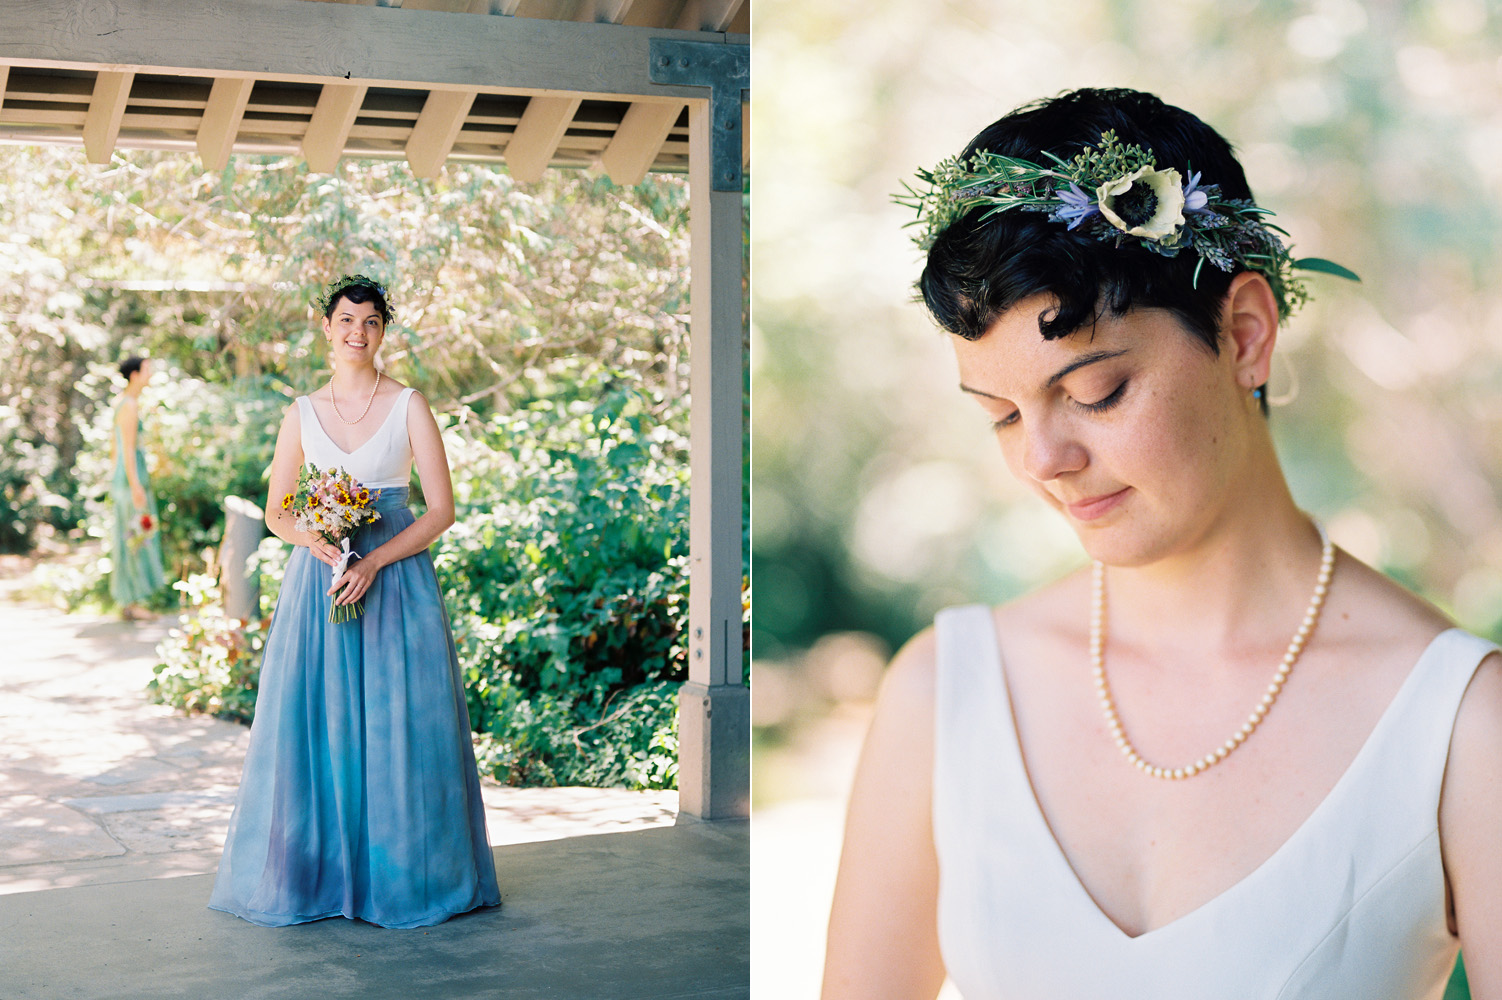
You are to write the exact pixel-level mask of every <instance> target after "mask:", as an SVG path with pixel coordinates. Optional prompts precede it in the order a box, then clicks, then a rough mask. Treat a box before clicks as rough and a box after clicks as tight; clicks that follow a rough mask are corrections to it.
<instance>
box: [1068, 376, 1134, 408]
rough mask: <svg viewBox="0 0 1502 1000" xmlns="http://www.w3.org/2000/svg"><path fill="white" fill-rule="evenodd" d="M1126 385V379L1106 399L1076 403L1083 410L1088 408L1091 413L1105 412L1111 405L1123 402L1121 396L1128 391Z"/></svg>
mask: <svg viewBox="0 0 1502 1000" xmlns="http://www.w3.org/2000/svg"><path fill="white" fill-rule="evenodd" d="M1126 387H1127V383H1126V380H1123V381H1122V383H1121V384H1120V385H1118V386H1117V387H1116V389H1115V390H1114V391H1113V392H1112V393H1111V394H1110V395H1109V396H1107V397H1106V398H1105V399H1100V400H1096V401H1095V402H1093V403H1076V404H1075V405H1076V406H1078V407H1079V408H1080V409H1082V410H1087V411H1088V412H1090V413H1104V412H1106V411H1107V410H1109V409H1110V408H1111V407H1113V406H1115V405H1116V404H1117V403H1119V402H1121V396H1122V394H1123V393H1124V392H1126Z"/></svg>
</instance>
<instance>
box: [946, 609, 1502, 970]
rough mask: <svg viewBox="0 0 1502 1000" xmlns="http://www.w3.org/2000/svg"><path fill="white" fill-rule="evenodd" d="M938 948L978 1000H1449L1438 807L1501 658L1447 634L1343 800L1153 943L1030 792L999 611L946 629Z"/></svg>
mask: <svg viewBox="0 0 1502 1000" xmlns="http://www.w3.org/2000/svg"><path fill="white" fill-rule="evenodd" d="M936 632H937V641H938V680H937V690H936V700H937V705H936V718H935V747H934V799H933V809H934V816H933V829H934V841H935V845H936V847H937V851H938V859H939V939H940V946H941V949H942V952H943V956H944V963H945V966H946V967H947V968H948V971H949V977H950V979H951V980H953V982H954V984H955V985H956V986H957V987H958V988H959V990H960V992H961V994H963V996H964V997H965V1000H1003V998H1006V1000H1012V998H1016V1000H1037V998H1039V997H1048V998H1050V1000H1083V998H1091V1000H1094V998H1102V1000H1104V998H1109V1000H1134V998H1142V1000H1148V998H1150V1000H1179V998H1185V1000H1191V998H1192V1000H1203V998H1208V997H1213V998H1215V1000H1238V998H1257V1000H1294V998H1298V1000H1315V998H1318V1000H1343V998H1350V1000H1358V998H1359V1000H1370V998H1375V997H1381V998H1383V1000H1439V998H1440V997H1441V996H1442V995H1443V993H1444V989H1445V983H1446V981H1447V979H1448V978H1449V974H1450V971H1451V969H1452V968H1453V967H1454V964H1455V955H1456V950H1457V947H1458V946H1457V942H1456V939H1455V938H1454V937H1453V936H1452V935H1451V934H1450V933H1449V931H1448V929H1447V927H1446V913H1445V881H1444V870H1443V868H1442V866H1441V861H1440V851H1439V847H1440V845H1439V795H1440V789H1441V785H1442V783H1443V779H1444V771H1445V761H1446V760H1447V757H1448V754H1449V746H1450V733H1451V730H1452V728H1453V727H1454V722H1455V715H1456V712H1457V710H1458V709H1459V706H1460V701H1461V697H1462V695H1463V694H1464V693H1465V689H1466V685H1467V684H1469V683H1470V679H1471V676H1472V674H1473V673H1474V672H1475V670H1476V667H1477V666H1478V665H1479V663H1480V662H1481V660H1482V658H1483V657H1485V656H1486V654H1488V653H1490V652H1492V651H1493V650H1495V649H1496V647H1495V646H1493V645H1492V644H1491V643H1488V642H1486V641H1484V640H1482V639H1478V638H1476V637H1475V636H1473V635H1470V634H1468V633H1466V632H1463V631H1461V630H1460V629H1451V630H1449V631H1447V632H1444V633H1442V634H1441V635H1439V636H1438V637H1436V638H1435V639H1434V641H1433V642H1432V643H1430V645H1429V646H1428V648H1427V649H1425V651H1424V653H1423V655H1422V656H1421V657H1420V658H1419V661H1418V663H1417V664H1416V665H1415V666H1414V667H1413V669H1412V671H1411V672H1410V673H1409V676H1408V678H1407V679H1406V680H1405V681H1404V683H1403V685H1402V687H1401V688H1400V689H1399V690H1398V693H1397V694H1396V695H1395V696H1394V698H1393V701H1392V703H1391V704H1390V705H1389V706H1388V708H1387V709H1386V711H1385V712H1384V713H1383V715H1382V717H1381V719H1380V720H1379V721H1378V723H1377V725H1376V727H1375V728H1374V729H1373V730H1372V733H1371V735H1370V736H1369V737H1368V738H1367V741H1366V743H1365V744H1364V745H1363V746H1362V748H1361V750H1360V752H1359V753H1358V754H1357V756H1356V758H1355V760H1354V761H1352V763H1351V765H1350V767H1349V768H1348V769H1347V771H1346V772H1345V774H1343V775H1342V776H1341V778H1340V780H1339V781H1338V782H1337V783H1336V785H1335V787H1334V788H1333V789H1332V790H1331V791H1330V793H1329V795H1328V796H1327V797H1326V798H1325V800H1324V801H1323V802H1321V803H1320V805H1319V806H1318V807H1317V808H1316V809H1315V811H1314V812H1313V814H1311V815H1310V816H1309V818H1308V819H1307V820H1305V822H1304V824H1303V825H1302V826H1300V827H1299V828H1298V830H1296V831H1295V832H1294V834H1293V836H1291V837H1290V838H1289V839H1288V840H1287V841H1286V842H1285V843H1284V844H1283V846H1282V847H1280V848H1279V849H1278V850H1277V852H1276V853H1274V854H1273V856H1272V857H1270V858H1269V859H1268V860H1267V861H1265V862H1263V864H1262V865H1261V866H1260V867H1258V868H1257V869H1256V870H1254V871H1253V872H1251V873H1250V874H1249V875H1247V876H1246V877H1245V878H1243V879H1242V880H1241V881H1240V882H1238V883H1236V884H1235V885H1233V886H1232V887H1231V888H1229V889H1227V890H1226V891H1224V892H1222V893H1221V894H1220V895H1219V896H1216V897H1215V898H1214V899H1211V900H1210V901H1209V902H1207V903H1205V904H1203V905H1202V906H1200V907H1199V908H1198V909H1196V910H1193V911H1192V912H1190V913H1187V914H1185V915H1184V916H1182V917H1180V918H1178V919H1177V920H1174V921H1172V922H1171V923H1168V924H1165V925H1164V926H1162V927H1158V928H1155V929H1153V930H1151V931H1148V932H1147V933H1145V934H1141V935H1139V936H1137V937H1130V936H1128V935H1127V934H1125V933H1124V932H1122V931H1121V930H1120V928H1118V927H1117V926H1116V925H1115V924H1114V923H1112V922H1111V920H1110V919H1109V918H1108V917H1107V916H1106V915H1105V914H1104V913H1103V912H1101V910H1100V908H1099V907H1098V906H1097V905H1096V904H1095V901H1094V900H1092V899H1091V898H1090V896H1089V894H1088V893H1087V892H1086V891H1085V889H1084V887H1083V886H1082V885H1081V884H1080V881H1079V879H1078V878H1077V877H1076V876H1075V874H1074V871H1073V869H1072V868H1071V867H1070V866H1069V862H1068V860H1067V858H1066V857H1065V856H1064V853H1063V852H1062V851H1061V850H1060V848H1059V846H1058V842H1057V841H1056V840H1055V839H1054V837H1053V833H1052V831H1051V830H1050V829H1049V827H1048V824H1047V821H1046V820H1045V818H1044V816H1043V813H1042V810H1041V809H1040V808H1039V806H1038V802H1037V799H1036V798H1035V797H1034V796H1033V793H1032V786H1031V785H1030V783H1029V781H1028V776H1027V772H1026V769H1025V767H1024V764H1023V760H1022V751H1021V746H1020V744H1019V742H1018V739H1017V733H1016V729H1015V727H1014V724H1013V719H1012V708H1011V703H1010V700H1009V697H1008V694H1007V688H1006V682H1005V672H1004V668H1003V664H1002V662H1001V653H1000V648H999V645H998V643H997V637H996V632H995V619H994V617H993V616H992V613H991V610H990V609H989V608H985V607H978V606H975V607H963V608H951V609H948V610H946V611H942V612H940V613H939V616H938V618H937V620H936Z"/></svg>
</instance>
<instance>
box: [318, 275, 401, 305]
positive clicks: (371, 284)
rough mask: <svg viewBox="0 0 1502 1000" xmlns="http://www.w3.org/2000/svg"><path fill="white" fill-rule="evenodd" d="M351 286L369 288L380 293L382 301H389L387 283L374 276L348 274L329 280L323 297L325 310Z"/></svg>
mask: <svg viewBox="0 0 1502 1000" xmlns="http://www.w3.org/2000/svg"><path fill="white" fill-rule="evenodd" d="M350 288H369V289H370V290H372V291H374V292H378V293H380V296H381V301H382V302H387V298H386V286H385V285H383V284H381V283H380V282H378V281H376V280H375V279H374V278H367V277H366V276H365V275H363V274H346V275H344V276H343V277H341V278H339V279H338V280H337V281H331V282H329V285H328V291H327V292H326V293H325V295H324V297H323V302H322V306H323V311H324V312H325V313H327V312H328V311H329V310H330V309H331V308H333V305H334V303H335V302H336V301H337V300H338V298H339V296H340V295H342V294H343V293H344V292H345V291H346V290H347V289H350ZM388 305H389V302H388Z"/></svg>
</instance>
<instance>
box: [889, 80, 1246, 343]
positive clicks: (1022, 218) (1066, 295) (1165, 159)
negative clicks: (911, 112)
mask: <svg viewBox="0 0 1502 1000" xmlns="http://www.w3.org/2000/svg"><path fill="white" fill-rule="evenodd" d="M1112 129H1114V130H1115V132H1116V134H1117V135H1118V136H1120V137H1121V140H1122V142H1125V143H1135V144H1137V145H1140V146H1142V147H1143V148H1144V149H1146V150H1148V151H1150V152H1151V153H1152V154H1153V156H1154V158H1155V159H1156V160H1157V164H1158V167H1159V168H1163V169H1166V168H1168V167H1174V168H1177V170H1178V171H1179V173H1180V175H1181V176H1183V177H1184V178H1185V179H1187V178H1188V177H1189V176H1190V174H1192V173H1194V172H1195V171H1198V172H1200V173H1201V174H1202V175H1203V176H1202V181H1201V183H1203V184H1207V185H1208V184H1218V185H1220V188H1221V191H1222V192H1223V194H1224V195H1225V196H1226V197H1228V198H1247V199H1250V198H1251V196H1252V194H1251V190H1250V189H1249V188H1248V187H1247V183H1246V174H1245V172H1244V171H1243V170H1242V169H1241V164H1239V163H1238V162H1237V161H1236V157H1235V155H1234V154H1233V153H1232V150H1231V146H1230V144H1229V143H1228V142H1226V140H1225V139H1224V138H1222V137H1221V136H1220V134H1219V133H1218V132H1216V131H1215V130H1214V129H1212V128H1211V127H1210V126H1208V125H1206V124H1205V123H1204V122H1202V121H1200V120H1199V119H1198V118H1196V117H1195V116H1194V115H1191V114H1190V113H1189V112H1187V111H1184V110H1182V109H1180V108H1176V107H1173V106H1172V105H1168V104H1164V103H1163V102H1162V101H1161V100H1159V99H1158V98H1157V97H1154V96H1153V95H1151V94H1145V93H1141V92H1140V91H1135V90H1076V91H1073V92H1071V93H1067V94H1063V95H1061V96H1059V97H1054V98H1048V99H1045V100H1041V101H1036V102H1033V103H1031V104H1027V105H1024V106H1023V107H1021V108H1018V109H1017V110H1016V111H1013V112H1012V113H1011V114H1009V115H1006V116H1005V117H1003V118H1001V119H999V120H998V121H996V122H994V123H993V124H992V125H990V126H989V127H987V128H986V129H985V130H984V131H983V132H981V133H980V134H979V135H978V136H976V137H975V138H974V139H973V140H971V142H970V144H969V145H968V146H967V147H965V152H964V156H965V157H967V158H968V157H970V156H971V155H973V154H974V153H976V152H979V151H983V150H989V151H992V152H995V153H1000V154H1002V155H1004V156H1012V157H1017V158H1019V159H1024V160H1029V161H1031V162H1034V163H1041V162H1047V158H1046V157H1045V156H1044V155H1043V154H1044V152H1045V151H1047V152H1050V153H1053V154H1054V155H1055V156H1058V157H1060V158H1062V159H1065V160H1068V159H1070V158H1072V157H1074V156H1075V155H1076V154H1077V153H1079V152H1080V150H1081V149H1083V148H1084V147H1086V146H1093V145H1095V144H1097V143H1099V141H1100V137H1101V133H1103V132H1105V131H1107V130H1112ZM983 214H984V213H983V212H981V211H972V212H971V213H970V214H969V215H967V216H965V217H964V218H962V219H960V220H959V221H957V222H955V223H954V224H953V225H951V226H950V227H949V228H948V229H946V230H944V231H943V233H941V234H940V235H939V237H938V239H937V240H936V241H935V242H934V245H933V247H932V248H931V249H930V250H929V254H928V262H927V265H926V266H925V267H924V269H923V275H922V277H920V278H919V279H918V288H919V291H920V292H921V293H922V296H923V301H924V303H925V304H926V305H927V306H928V309H929V312H930V313H932V314H933V317H934V319H935V320H936V321H937V322H938V324H939V325H940V326H941V327H943V328H944V329H945V330H947V331H949V332H950V333H952V334H954V335H956V336H958V337H963V338H965V339H967V340H976V339H978V338H980V337H981V336H983V335H984V334H985V332H986V331H987V330H989V329H990V328H991V326H992V325H993V324H994V323H995V322H996V320H997V318H998V317H1000V316H1001V314H1002V313H1004V312H1006V311H1007V310H1008V309H1010V308H1011V307H1012V306H1014V305H1016V304H1017V303H1018V302H1020V301H1022V300H1023V299H1026V298H1029V297H1031V296H1034V295H1039V294H1043V295H1048V296H1051V297H1052V298H1053V299H1054V300H1055V302H1056V303H1057V306H1056V308H1053V309H1049V310H1045V311H1044V313H1043V314H1042V315H1041V316H1040V317H1039V320H1038V328H1039V332H1040V333H1041V334H1042V335H1043V336H1044V338H1046V339H1050V340H1052V339H1054V338H1057V337H1063V336H1067V335H1068V334H1071V333H1073V332H1074V331H1076V330H1078V329H1080V328H1082V327H1085V326H1089V325H1091V324H1092V323H1093V322H1094V320H1095V318H1096V317H1097V316H1099V315H1100V314H1102V313H1103V312H1104V311H1107V310H1109V311H1110V312H1111V313H1112V314H1114V315H1121V314H1123V313H1126V312H1127V311H1129V310H1131V309H1134V308H1158V309H1166V310H1168V311H1169V312H1171V313H1173V314H1174V315H1175V316H1177V317H1178V319H1179V320H1180V321H1181V322H1182V323H1183V325H1184V327H1185V329H1186V330H1188V332H1189V333H1190V334H1192V335H1193V336H1194V337H1195V338H1196V339H1198V340H1200V341H1202V342H1203V343H1204V345H1205V346H1206V347H1207V348H1208V349H1209V350H1210V351H1212V352H1214V353H1217V354H1218V353H1219V333H1220V330H1219V328H1220V310H1221V304H1222V302H1223V301H1224V299H1225V295H1226V292H1227V290H1228V289H1229V287H1230V283H1231V279H1232V277H1234V275H1233V274H1230V273H1227V272H1224V271H1221V270H1219V269H1218V268H1215V267H1203V268H1200V273H1199V278H1198V281H1197V282H1196V279H1195V274H1194V272H1195V267H1196V265H1197V263H1198V262H1199V258H1198V256H1197V255H1196V254H1192V253H1182V254H1179V255H1178V256H1177V257H1173V258H1169V257H1164V256H1162V255H1160V254H1156V253H1153V252H1152V251H1150V250H1147V249H1145V248H1144V247H1142V246H1140V245H1139V244H1138V243H1137V241H1135V240H1127V241H1124V242H1122V243H1121V244H1120V245H1117V244H1116V243H1114V242H1112V241H1107V240H1101V239H1097V238H1095V237H1094V236H1091V235H1088V234H1087V233H1085V232H1084V231H1071V230H1070V229H1069V228H1068V227H1066V226H1065V225H1063V224H1061V223H1058V222H1051V221H1049V219H1048V217H1047V216H1046V215H1045V214H1044V213H1041V212H1001V213H998V214H995V215H992V216H991V217H990V218H987V219H985V221H981V219H980V217H981V215H983Z"/></svg>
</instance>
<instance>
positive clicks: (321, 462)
mask: <svg viewBox="0 0 1502 1000" xmlns="http://www.w3.org/2000/svg"><path fill="white" fill-rule="evenodd" d="M413 391H414V390H413V389H410V388H407V389H403V390H402V391H401V393H400V394H399V395H398V396H397V397H396V403H395V405H393V406H392V407H391V409H390V410H388V411H386V419H385V420H383V421H381V426H379V427H377V428H376V432H375V433H374V434H372V435H371V436H370V437H368V438H366V439H365V440H364V441H363V442H361V443H360V447H358V448H356V449H355V450H354V451H345V450H344V449H343V448H341V447H339V446H338V445H337V444H335V443H334V441H333V439H332V438H330V437H329V435H328V431H326V430H324V429H323V424H322V422H321V421H319V419H318V413H317V412H316V411H315V410H314V409H313V401H312V400H311V399H309V398H308V397H307V396H298V397H297V419H298V423H299V424H300V425H301V427H302V454H303V461H304V462H312V463H313V464H314V465H316V466H318V467H319V468H320V469H343V470H344V471H345V472H348V473H349V474H350V475H352V476H354V477H355V479H357V480H359V481H360V482H361V483H363V484H364V485H366V486H369V487H370V488H371V489H394V488H397V487H401V486H406V485H407V483H408V481H409V480H410V479H411V477H412V442H411V439H409V438H408V437H407V402H408V400H410V399H411V398H412V393H413Z"/></svg>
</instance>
